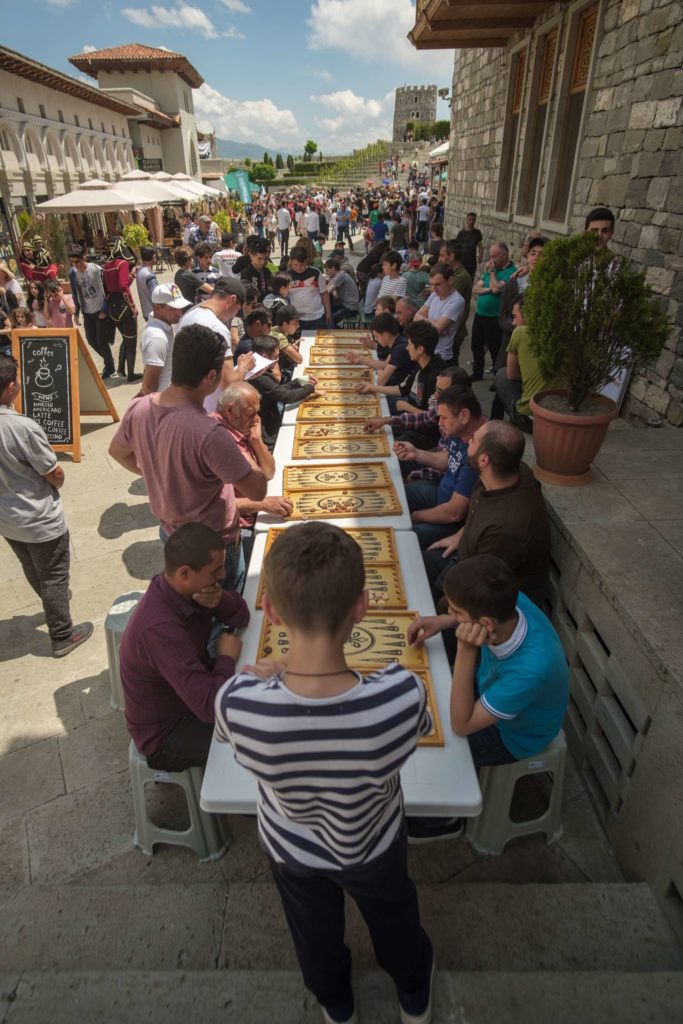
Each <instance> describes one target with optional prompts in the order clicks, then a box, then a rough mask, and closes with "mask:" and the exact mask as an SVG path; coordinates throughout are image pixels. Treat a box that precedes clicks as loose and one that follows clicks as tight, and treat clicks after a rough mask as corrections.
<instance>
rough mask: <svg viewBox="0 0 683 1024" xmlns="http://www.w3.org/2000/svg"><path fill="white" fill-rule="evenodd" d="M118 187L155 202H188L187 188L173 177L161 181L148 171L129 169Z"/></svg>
mask: <svg viewBox="0 0 683 1024" xmlns="http://www.w3.org/2000/svg"><path fill="white" fill-rule="evenodd" d="M116 187H117V188H120V189H122V190H123V191H124V192H126V193H128V194H129V195H132V196H140V197H141V198H142V197H144V198H149V199H151V200H153V202H155V203H178V202H187V200H188V195H187V190H186V189H185V188H184V187H182V186H178V184H177V183H176V182H174V181H173V180H172V179H169V181H159V180H157V179H156V178H153V177H152V175H151V174H148V173H147V172H146V171H128V172H127V173H126V174H124V175H123V177H122V178H120V179H119V181H117V183H116Z"/></svg>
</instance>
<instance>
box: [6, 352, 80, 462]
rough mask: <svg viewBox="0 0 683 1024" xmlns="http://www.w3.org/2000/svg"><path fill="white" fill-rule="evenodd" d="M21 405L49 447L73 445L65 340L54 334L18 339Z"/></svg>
mask: <svg viewBox="0 0 683 1024" xmlns="http://www.w3.org/2000/svg"><path fill="white" fill-rule="evenodd" d="M19 366H20V370H21V404H22V408H23V411H24V414H25V415H26V416H30V417H31V419H32V420H35V421H36V423H39V424H40V426H41V427H42V428H43V430H44V431H45V433H46V434H47V439H48V441H49V442H50V444H51V445H73V442H74V424H73V420H74V416H73V393H72V388H73V378H72V367H71V358H70V346H69V338H68V337H64V335H60V334H58V333H55V334H54V335H53V336H50V337H44V336H43V337H42V338H33V337H31V335H27V334H24V335H23V336H21V337H20V339H19Z"/></svg>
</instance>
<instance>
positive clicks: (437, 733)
mask: <svg viewBox="0 0 683 1024" xmlns="http://www.w3.org/2000/svg"><path fill="white" fill-rule="evenodd" d="M413 671H415V675H416V676H419V677H420V679H421V680H422V682H423V683H424V688H425V690H426V691H427V708H428V709H429V713H430V714H431V716H432V729H431V732H428V733H427V735H426V736H423V737H422V739H419V740H418V741H417V745H418V747H443V746H445V742H444V738H443V730H442V728H441V719H440V718H439V711H438V708H437V705H436V700H435V698H434V684H433V682H432V674H431V672H430V671H429V669H425V670H424V671H422V670H413Z"/></svg>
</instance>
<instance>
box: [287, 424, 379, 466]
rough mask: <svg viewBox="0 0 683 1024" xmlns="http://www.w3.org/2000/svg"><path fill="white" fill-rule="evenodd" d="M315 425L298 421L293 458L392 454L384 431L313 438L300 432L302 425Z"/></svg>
mask: <svg viewBox="0 0 683 1024" xmlns="http://www.w3.org/2000/svg"><path fill="white" fill-rule="evenodd" d="M314 425H315V424H305V423H297V425H296V427H295V428H294V430H295V433H294V447H293V450H292V458H293V459H367V458H386V457H387V456H388V455H389V454H390V450H389V441H388V439H387V436H386V434H384V433H382V434H363V433H359V434H358V435H357V436H355V437H346V436H343V435H335V436H327V437H311V438H307V437H301V435H300V434H299V433H298V431H299V428H300V427H304V426H314ZM350 425H351V426H353V425H356V426H360V423H358V422H356V423H355V424H354V423H353V422H351V424H350ZM329 426H334V424H329ZM346 433H348V431H346Z"/></svg>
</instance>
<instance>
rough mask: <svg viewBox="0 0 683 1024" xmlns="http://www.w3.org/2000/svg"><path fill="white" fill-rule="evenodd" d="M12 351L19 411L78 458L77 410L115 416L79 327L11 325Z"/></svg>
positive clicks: (56, 445) (79, 413)
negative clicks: (18, 386) (23, 327)
mask: <svg viewBox="0 0 683 1024" xmlns="http://www.w3.org/2000/svg"><path fill="white" fill-rule="evenodd" d="M12 354H13V356H14V358H15V359H16V360H17V362H18V363H19V375H20V383H21V390H20V392H19V395H18V396H17V399H16V402H15V404H16V407H17V411H18V412H23V413H24V415H26V416H30V417H31V419H33V420H35V421H36V423H39V424H40V426H41V427H42V428H43V430H44V431H45V433H46V434H47V439H48V441H49V442H50V444H51V445H52V447H53V448H54V450H55V451H56V452H69V453H70V454H71V455H72V456H73V459H74V462H80V461H81V416H108V417H111V418H112V419H113V420H114V422H116V421H117V420H118V418H119V415H118V413H117V411H116V407H115V406H114V403H113V402H112V400H111V398H110V397H109V393H108V391H107V389H106V388H105V386H104V384H103V382H102V379H101V377H100V374H99V371H98V369H97V367H96V366H95V364H94V362H93V360H92V356H91V355H90V352H89V351H88V347H87V345H86V343H85V341H84V340H83V338H82V337H81V334H80V331H78V329H77V328H75V327H62V328H44V329H40V330H36V329H33V330H18V331H12Z"/></svg>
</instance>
